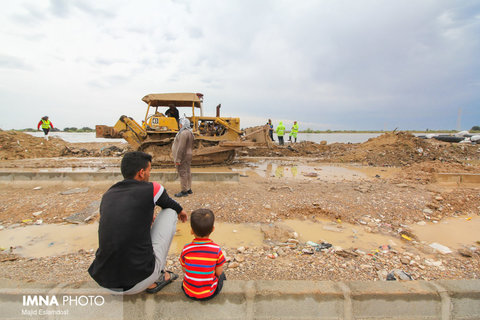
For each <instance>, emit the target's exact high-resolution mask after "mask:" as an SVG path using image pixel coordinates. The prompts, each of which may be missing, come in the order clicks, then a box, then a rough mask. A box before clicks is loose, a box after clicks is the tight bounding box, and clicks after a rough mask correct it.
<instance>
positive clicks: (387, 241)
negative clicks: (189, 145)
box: [0, 217, 480, 258]
mask: <svg viewBox="0 0 480 320" xmlns="http://www.w3.org/2000/svg"><path fill="white" fill-rule="evenodd" d="M467 219H468V217H459V218H448V219H445V220H444V221H441V222H440V223H437V224H434V223H428V224H426V225H424V226H420V225H417V224H415V225H412V226H410V227H411V229H412V230H413V231H414V233H415V235H416V236H417V237H418V238H419V240H420V241H426V242H427V243H433V242H437V243H440V244H442V245H445V246H447V247H449V248H451V249H458V248H461V247H462V246H465V245H467V246H468V245H471V244H473V243H474V242H475V241H478V240H479V239H480V237H479V236H478V230H480V217H472V218H471V219H468V220H467ZM278 225H279V226H284V227H285V228H287V230H290V231H292V232H293V231H295V232H297V233H298V237H299V240H300V241H301V242H306V241H313V242H316V243H321V242H328V243H330V244H332V245H333V246H337V247H341V248H343V249H349V248H357V249H359V250H362V251H364V252H365V253H371V252H372V251H374V250H376V249H377V248H378V247H379V246H382V245H390V246H391V247H393V248H395V249H396V250H398V251H402V250H401V246H403V245H404V244H403V243H402V240H400V239H399V238H396V237H393V236H388V235H383V234H378V233H368V232H366V231H365V230H364V228H363V227H362V226H360V225H352V224H349V223H344V222H340V223H338V222H336V221H329V220H322V219H317V220H315V221H311V220H305V221H300V220H285V221H282V222H278ZM260 229H261V227H260V224H246V223H244V224H233V223H220V222H218V223H216V224H215V231H214V232H213V233H212V234H211V239H212V240H213V241H215V242H216V243H218V244H219V245H220V246H222V247H224V248H237V247H240V246H249V247H255V246H261V245H262V244H263V240H264V237H263V233H262V232H261V230H260ZM97 232H98V223H93V224H87V225H74V224H57V225H53V224H51V225H48V224H46V225H39V226H36V225H30V226H26V227H19V228H15V229H5V230H2V231H0V247H1V248H4V249H7V250H8V249H9V248H10V247H15V249H14V251H13V252H14V253H18V254H20V255H22V256H25V257H34V258H39V257H45V256H57V255H62V254H68V253H75V252H77V251H78V250H80V249H83V250H91V249H93V250H96V249H97V247H98V240H97ZM192 239H193V236H192V234H191V233H190V224H189V223H180V222H179V223H178V224H177V233H176V235H175V237H174V238H173V241H172V245H171V247H170V254H179V253H180V252H181V250H182V248H183V246H184V245H185V244H187V243H189V242H191V241H192ZM285 240H286V239H285Z"/></svg>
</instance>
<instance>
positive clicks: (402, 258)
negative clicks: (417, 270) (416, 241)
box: [400, 257, 410, 264]
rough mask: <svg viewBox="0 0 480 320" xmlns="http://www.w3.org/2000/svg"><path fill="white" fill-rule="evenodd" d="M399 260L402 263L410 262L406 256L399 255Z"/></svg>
mask: <svg viewBox="0 0 480 320" xmlns="http://www.w3.org/2000/svg"><path fill="white" fill-rule="evenodd" d="M400 262H401V263H403V264H410V259H409V258H407V257H401V258H400Z"/></svg>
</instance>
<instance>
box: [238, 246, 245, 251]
mask: <svg viewBox="0 0 480 320" xmlns="http://www.w3.org/2000/svg"><path fill="white" fill-rule="evenodd" d="M237 251H238V252H239V253H244V252H245V247H243V246H242V247H238V248H237Z"/></svg>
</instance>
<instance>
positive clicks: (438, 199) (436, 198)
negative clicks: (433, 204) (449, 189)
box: [435, 196, 443, 201]
mask: <svg viewBox="0 0 480 320" xmlns="http://www.w3.org/2000/svg"><path fill="white" fill-rule="evenodd" d="M435 200H437V201H443V198H442V197H440V196H436V197H435Z"/></svg>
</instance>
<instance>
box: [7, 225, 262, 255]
mask: <svg viewBox="0 0 480 320" xmlns="http://www.w3.org/2000/svg"><path fill="white" fill-rule="evenodd" d="M212 238H214V239H215V241H216V242H217V243H218V244H220V245H222V246H224V247H239V246H258V245H261V244H262V241H263V236H262V233H261V232H260V229H259V227H256V226H253V225H249V224H231V223H216V227H215V231H214V232H213V233H212ZM192 239H193V236H192V235H191V233H190V224H189V223H181V222H179V223H178V224H177V233H176V234H175V237H174V238H173V241H172V245H171V247H170V253H175V254H178V253H180V252H181V250H182V249H183V246H184V245H185V244H187V243H189V242H191V241H192ZM10 247H15V249H14V251H13V252H14V253H18V254H20V255H22V256H25V257H33V258H39V257H46V256H58V255H62V254H68V253H75V252H77V251H78V250H80V249H83V250H91V249H94V250H96V249H97V248H98V223H93V224H87V225H75V224H45V225H39V226H37V225H30V226H26V227H19V228H14V229H5V230H2V231H0V248H4V249H9V248H10Z"/></svg>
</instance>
